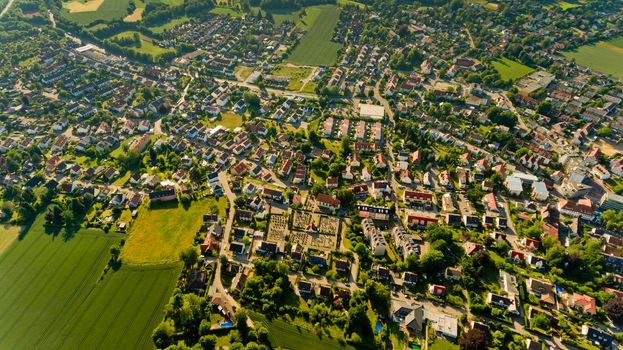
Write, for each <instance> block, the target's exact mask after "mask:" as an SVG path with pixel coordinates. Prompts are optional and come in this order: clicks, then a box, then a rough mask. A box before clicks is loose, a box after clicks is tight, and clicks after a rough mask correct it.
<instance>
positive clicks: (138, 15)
mask: <svg viewBox="0 0 623 350" xmlns="http://www.w3.org/2000/svg"><path fill="white" fill-rule="evenodd" d="M134 4H136V8H135V9H134V12H132V13H130V14H129V15H127V16H125V18H124V19H123V21H124V22H138V21H140V20H141V19H143V12H144V11H145V3H144V2H143V1H140V0H136V1H134Z"/></svg>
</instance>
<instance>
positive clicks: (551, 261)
mask: <svg viewBox="0 0 623 350" xmlns="http://www.w3.org/2000/svg"><path fill="white" fill-rule="evenodd" d="M545 259H546V260H547V264H548V265H550V266H557V267H562V266H563V264H564V263H565V260H566V255H565V248H563V247H562V246H561V245H560V244H554V245H553V246H552V247H550V248H549V249H547V251H546V252H545Z"/></svg>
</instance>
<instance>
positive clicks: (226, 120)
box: [204, 112, 242, 130]
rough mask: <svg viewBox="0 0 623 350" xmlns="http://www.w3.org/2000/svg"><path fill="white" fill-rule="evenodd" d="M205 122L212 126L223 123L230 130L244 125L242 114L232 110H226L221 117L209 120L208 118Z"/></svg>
mask: <svg viewBox="0 0 623 350" xmlns="http://www.w3.org/2000/svg"><path fill="white" fill-rule="evenodd" d="M204 124H205V125H206V126H207V127H210V128H213V127H215V126H217V125H222V126H224V127H226V128H228V129H230V130H233V129H235V128H237V127H239V126H242V116H240V115H238V114H236V113H232V112H225V113H222V114H221V117H220V118H217V119H216V120H214V121H209V120H207V119H206V122H205V123H204Z"/></svg>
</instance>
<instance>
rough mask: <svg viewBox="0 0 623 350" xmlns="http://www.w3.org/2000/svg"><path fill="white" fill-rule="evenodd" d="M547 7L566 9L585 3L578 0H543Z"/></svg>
mask: <svg viewBox="0 0 623 350" xmlns="http://www.w3.org/2000/svg"><path fill="white" fill-rule="evenodd" d="M543 2H544V3H545V7H547V8H549V9H552V8H554V7H556V6H557V7H559V8H560V9H561V10H563V11H566V10H569V9H573V8H576V7H580V6H582V5H583V3H582V2H581V1H577V0H566V1H565V0H543Z"/></svg>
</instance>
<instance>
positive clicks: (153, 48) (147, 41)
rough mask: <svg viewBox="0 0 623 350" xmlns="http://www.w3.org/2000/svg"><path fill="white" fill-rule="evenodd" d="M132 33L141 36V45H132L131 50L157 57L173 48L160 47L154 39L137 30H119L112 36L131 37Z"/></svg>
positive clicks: (118, 37) (114, 37)
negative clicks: (119, 31)
mask: <svg viewBox="0 0 623 350" xmlns="http://www.w3.org/2000/svg"><path fill="white" fill-rule="evenodd" d="M134 33H138V34H139V36H140V38H141V46H140V47H132V48H131V49H132V50H133V51H136V52H139V53H144V54H148V55H151V56H152V57H157V56H160V55H162V54H165V53H167V52H173V51H174V50H173V49H165V48H162V47H160V46H158V45H157V44H156V43H155V42H154V39H152V38H150V37H148V36H146V35H145V34H143V33H139V32H135V31H131V30H130V31H126V32H121V33H119V34H117V35H115V36H113V37H112V38H113V39H126V38H131V37H133V36H134Z"/></svg>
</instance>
